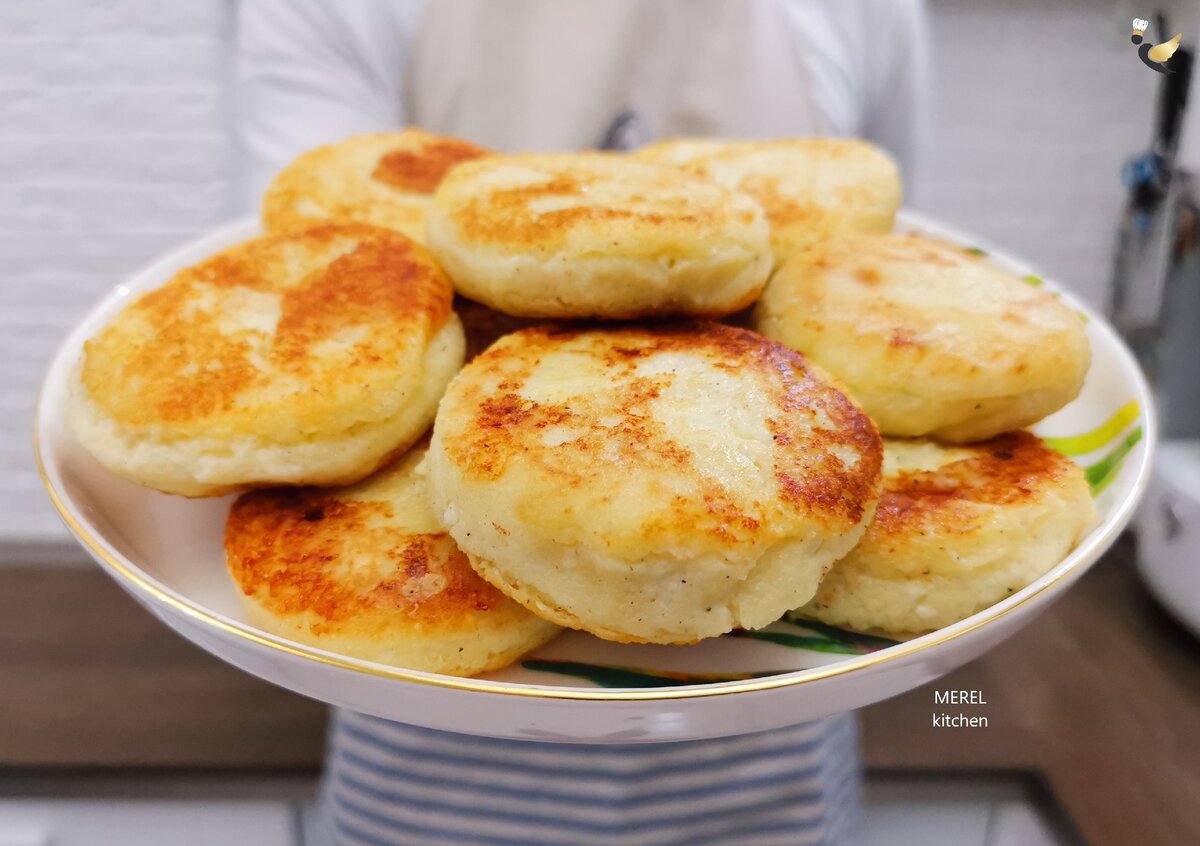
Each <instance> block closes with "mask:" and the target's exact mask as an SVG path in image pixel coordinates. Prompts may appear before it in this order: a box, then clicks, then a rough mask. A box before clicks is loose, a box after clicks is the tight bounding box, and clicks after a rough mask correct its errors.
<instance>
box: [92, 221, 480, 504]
mask: <svg viewBox="0 0 1200 846" xmlns="http://www.w3.org/2000/svg"><path fill="white" fill-rule="evenodd" d="M451 299H452V291H451V288H450V283H449V281H448V280H447V279H446V277H445V276H444V275H443V274H442V272H441V270H440V269H439V268H438V266H437V264H435V263H434V261H433V260H432V259H431V258H430V256H429V254H428V253H426V252H425V250H424V249H422V248H421V247H420V246H418V245H417V244H414V243H413V242H412V241H410V240H409V239H407V238H405V237H404V236H402V235H400V234H398V233H395V232H392V231H390V230H386V229H379V228H375V227H370V226H362V225H355V226H326V227H321V228H317V229H313V230H309V231H307V232H304V233H296V234H291V235H276V236H268V237H264V238H258V239H255V240H252V241H248V242H246V243H244V244H240V245H238V246H236V247H232V248H230V249H228V250H226V251H225V252H223V253H220V254H218V255H216V256H213V257H212V258H210V259H208V260H206V261H203V262H201V263H200V264H197V265H195V266H193V267H190V268H187V269H185V270H183V271H180V272H179V273H178V274H176V275H175V277H174V278H172V279H171V280H170V281H169V282H167V284H165V285H163V286H162V287H161V288H159V289H157V290H155V291H151V292H149V293H147V294H144V295H142V296H140V297H138V298H137V299H135V300H134V301H133V302H132V303H130V304H129V305H128V306H126V307H125V308H124V309H123V310H122V311H121V312H120V313H119V314H117V316H116V317H115V318H113V320H112V321H111V322H110V323H109V324H108V325H107V326H106V327H105V328H104V329H103V330H101V331H100V333H99V334H98V335H96V337H94V338H92V339H91V340H89V341H88V342H87V343H86V344H85V345H84V351H83V358H82V360H81V362H80V365H79V368H78V372H77V377H78V378H77V384H76V385H75V388H74V391H73V396H72V404H71V411H72V422H73V423H74V428H75V431H76V433H77V435H78V437H79V439H80V441H81V442H82V444H83V446H84V447H86V448H87V449H88V450H89V451H90V452H91V453H92V454H93V455H94V456H95V457H96V458H97V459H98V460H99V461H100V462H101V463H102V464H104V465H105V466H107V467H108V468H109V469H110V470H112V471H113V472H115V473H117V474H118V475H121V476H124V477H125V478H127V479H131V480H133V481H135V482H139V483H141V484H144V485H147V486H149V487H153V488H157V489H159V490H162V491H166V492H168V493H178V494H184V495H186V496H208V495H216V494H222V493H228V492H230V491H233V490H238V489H241V488H247V487H261V486H264V485H269V484H315V485H333V484H347V483H350V482H354V481H357V480H358V479H361V478H362V477H364V476H366V475H367V474H369V473H370V472H372V471H373V470H375V469H376V468H377V467H379V466H381V465H382V464H383V463H385V462H386V461H387V460H388V459H389V458H390V457H391V456H393V455H396V454H399V453H401V452H403V451H404V450H406V449H407V448H408V447H409V446H411V445H412V444H413V443H414V442H415V441H416V440H417V439H418V438H419V437H420V436H421V435H422V433H423V432H424V431H425V430H426V429H427V428H428V426H429V424H430V423H431V422H432V420H433V415H434V411H435V409H436V407H437V403H438V400H439V399H440V397H441V394H442V390H443V389H444V388H445V386H446V384H447V383H448V382H449V380H450V378H451V377H452V376H453V375H454V373H455V372H456V371H457V370H458V368H459V367H460V366H461V364H462V360H463V335H462V327H461V325H460V323H459V321H458V319H457V318H456V317H455V316H454V315H453V313H452V312H451V310H450V305H451Z"/></svg>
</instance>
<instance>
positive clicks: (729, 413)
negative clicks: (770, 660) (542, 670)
mask: <svg viewBox="0 0 1200 846" xmlns="http://www.w3.org/2000/svg"><path fill="white" fill-rule="evenodd" d="M881 463H882V445H881V442H880V439H879V435H878V433H877V432H876V430H875V427H874V426H873V425H872V423H871V422H870V420H869V419H867V417H866V415H864V414H863V413H862V411H861V410H860V409H859V408H858V407H857V406H856V405H855V404H854V403H853V402H852V401H850V400H849V399H848V398H847V397H846V396H845V394H843V393H842V392H841V391H840V390H838V389H837V388H836V387H835V386H834V385H833V384H832V383H831V382H830V381H829V380H828V379H827V378H826V377H825V376H824V374H823V373H822V372H821V371H820V370H818V369H817V368H815V367H813V366H811V365H810V364H808V363H807V362H806V361H805V360H804V359H803V358H802V357H801V356H799V355H797V354H796V353H794V352H792V351H791V350H788V349H786V348H784V347H783V346H781V345H778V344H775V343H772V342H771V341H768V340H767V339H766V338H763V337H762V336H761V335H757V334H755V333H754V332H750V331H748V330H744V329H736V328H733V327H729V326H721V325H717V324H712V323H683V324H665V325H663V326H656V327H641V326H625V327H620V328H613V329H609V330H603V329H597V328H588V327H576V328H573V327H570V326H562V325H560V326H550V327H537V328H532V329H525V330H522V331H520V332H517V333H515V334H511V335H508V336H506V337H504V338H501V339H500V340H499V341H497V342H496V343H495V344H494V345H493V346H492V347H491V348H490V349H489V350H488V351H487V352H485V353H484V354H482V355H481V356H479V357H477V358H476V359H474V360H473V361H472V362H471V363H470V364H468V365H467V366H466V367H465V368H464V369H463V371H462V372H461V373H460V374H459V375H458V376H457V377H456V378H455V379H454V381H453V382H452V383H451V385H450V387H449V388H448V390H447V394H446V397H445V399H444V400H443V402H442V404H441V406H440V408H439V411H438V417H437V420H436V422H435V424H434V434H433V440H432V444H431V447H430V452H429V459H428V474H429V480H430V496H431V500H432V502H433V507H434V513H435V514H436V515H437V516H438V517H439V519H440V520H441V521H442V524H443V525H444V526H445V527H446V530H447V531H448V532H449V533H450V535H451V536H452V537H454V539H455V540H456V541H457V542H458V544H459V546H461V547H462V549H463V550H464V551H465V552H466V553H467V554H468V555H469V556H470V559H471V563H472V565H473V566H474V567H475V568H476V570H478V572H479V573H480V574H481V575H482V576H484V578H486V579H487V580H488V581H490V582H492V583H493V584H495V585H496V586H497V587H499V588H500V589H501V590H503V591H504V592H505V593H507V594H508V595H509V596H512V597H513V598H515V599H517V600H518V601H520V602H522V603H523V604H525V605H526V606H528V607H529V608H531V609H533V610H534V611H536V612H537V613H538V614H539V615H541V616H543V617H545V618H546V619H549V620H553V621H555V622H557V623H560V624H562V625H565V626H571V627H575V628H581V629H586V630H587V631H590V632H593V633H594V634H597V635H599V636H601V637H604V638H608V639H612V640H617V641H634V642H654V643H683V642H691V641H695V640H699V639H700V638H704V637H711V636H714V635H719V634H721V633H723V632H727V631H729V630H730V629H732V628H734V627H736V626H742V627H749V628H756V627H760V626H764V625H767V624H768V623H770V622H772V621H773V620H775V619H776V618H778V617H779V616H780V615H781V614H782V613H783V612H784V611H785V610H787V609H788V608H789V607H796V606H797V605H799V604H803V602H804V601H807V599H808V598H809V597H811V596H812V595H813V593H814V591H815V590H816V588H817V582H818V581H819V579H820V578H821V576H822V574H823V573H824V572H825V570H826V568H827V567H828V566H829V565H830V564H831V563H832V562H833V561H834V560H836V559H837V558H839V557H841V556H842V555H843V554H845V553H846V552H847V551H849V549H850V548H851V547H852V546H853V545H854V543H855V542H856V541H857V539H858V538H859V536H860V535H861V533H862V531H863V527H864V526H865V524H866V523H867V521H868V520H869V519H870V517H871V514H872V512H873V510H874V506H875V501H876V498H877V495H878V484H879V480H880V468H881ZM797 597H800V598H801V601H800V602H796V601H795V600H796V598H797Z"/></svg>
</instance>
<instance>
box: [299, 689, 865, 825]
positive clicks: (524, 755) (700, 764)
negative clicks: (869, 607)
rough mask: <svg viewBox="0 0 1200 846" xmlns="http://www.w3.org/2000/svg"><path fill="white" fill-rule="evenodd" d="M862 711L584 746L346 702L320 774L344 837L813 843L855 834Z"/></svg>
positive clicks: (328, 812) (330, 813)
mask: <svg viewBox="0 0 1200 846" xmlns="http://www.w3.org/2000/svg"><path fill="white" fill-rule="evenodd" d="M857 751H858V750H857V733H856V723H855V721H854V718H853V717H852V716H842V717H836V718H830V719H828V720H822V721H819V722H815V723H807V724H805V725H801V726H795V727H793V728H787V729H780V730H776V731H770V732H763V733H759V734H753V735H743V736H740V737H730V738H718V739H715V740H701V741H691V742H686V743H669V744H646V745H617V746H577V745H570V744H555V743H536V742H528V741H517V740H496V739H491V738H482V737H471V736H467V735H459V734H450V733H447V732H439V731H432V730H430V729H423V728H416V727H413V726H406V725H402V724H400V723H392V722H388V721H385V720H380V719H377V718H374V717H368V716H364V715H362V714H354V713H351V712H348V711H339V712H336V713H335V716H334V725H333V730H332V733H331V736H330V746H329V755H328V761H327V764H326V770H325V779H324V783H323V785H322V799H321V801H322V807H323V811H324V816H325V821H326V824H327V828H328V829H329V831H330V832H331V834H330V836H331V838H332V839H333V841H334V842H336V843H337V844H339V846H340V844H347V846H417V845H418V844H419V846H427V845H428V846H443V844H454V845H455V846H591V844H604V846H674V844H688V846H709V845H710V844H711V846H725V844H730V846H733V844H736V846H774V845H775V844H787V846H805V844H822V845H824V844H839V846H840V844H849V843H853V842H854V831H853V830H854V827H855V825H854V824H855V822H856V819H855V817H856V814H857V806H858V789H859V771H858V754H857Z"/></svg>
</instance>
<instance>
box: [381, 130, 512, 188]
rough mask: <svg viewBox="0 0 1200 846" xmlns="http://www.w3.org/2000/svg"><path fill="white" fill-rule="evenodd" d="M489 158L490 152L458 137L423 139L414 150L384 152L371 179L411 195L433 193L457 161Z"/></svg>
mask: <svg viewBox="0 0 1200 846" xmlns="http://www.w3.org/2000/svg"><path fill="white" fill-rule="evenodd" d="M486 155H489V151H488V150H486V149H484V148H483V147H478V146H476V145H475V144H472V143H471V142H470V141H463V140H462V139H460V138H439V137H437V136H430V137H428V138H426V139H423V140H422V142H421V143H420V145H419V148H418V149H416V150H411V149H408V148H407V147H401V148H398V149H395V150H392V151H391V152H389V153H385V154H384V155H383V156H381V157H380V159H379V164H377V165H376V166H375V170H374V171H372V172H371V177H372V178H373V179H375V180H377V181H378V182H382V183H383V184H384V185H387V186H388V187H390V188H395V189H397V190H399V191H404V192H406V193H410V194H427V195H429V194H433V192H434V191H436V190H437V187H438V185H440V184H441V182H442V180H443V179H444V178H445V177H446V174H447V173H449V172H450V169H451V168H452V167H454V166H455V165H456V164H458V163H459V162H465V161H470V160H471V159H477V158H480V157H482V156H486Z"/></svg>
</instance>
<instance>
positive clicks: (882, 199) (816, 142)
mask: <svg viewBox="0 0 1200 846" xmlns="http://www.w3.org/2000/svg"><path fill="white" fill-rule="evenodd" d="M633 155H634V156H635V157H636V158H639V159H642V160H644V161H655V162H663V163H667V164H672V165H675V166H677V167H682V168H684V169H685V170H688V171H690V172H692V173H695V174H698V175H701V176H704V177H706V178H708V179H712V180H714V181H716V182H718V183H720V184H721V185H724V186H726V187H727V188H732V189H734V190H736V191H740V192H743V193H745V194H748V195H750V196H751V197H753V198H754V199H755V200H757V201H758V203H759V204H760V205H761V206H762V207H763V210H764V211H765V212H766V213H767V220H769V221H770V223H771V247H772V248H773V249H774V251H775V261H776V264H777V265H779V264H782V263H783V261H784V260H785V259H786V258H787V257H788V256H790V255H791V254H792V253H794V252H795V251H796V250H798V249H801V248H803V247H805V246H807V245H809V244H811V243H813V242H815V241H818V240H820V239H822V238H825V237H828V236H829V235H830V234H832V233H835V232H840V231H845V230H850V231H866V232H887V231H889V230H890V229H891V228H892V221H893V219H894V218H895V216H896V211H897V209H899V208H900V200H901V194H902V192H903V187H902V183H901V179H900V169H899V168H898V167H897V166H896V163H895V162H894V161H893V160H892V158H891V156H889V155H888V154H887V153H886V152H884V151H883V150H881V149H880V148H879V147H876V146H875V145H873V144H870V143H868V142H866V141H861V140H859V139H857V138H777V139H773V140H769V141H715V140H710V139H702V138H680V139H675V140H670V141H662V142H659V143H657V144H652V145H650V146H649V147H643V148H642V149H641V150H638V151H637V152H636V153H634V154H633Z"/></svg>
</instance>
